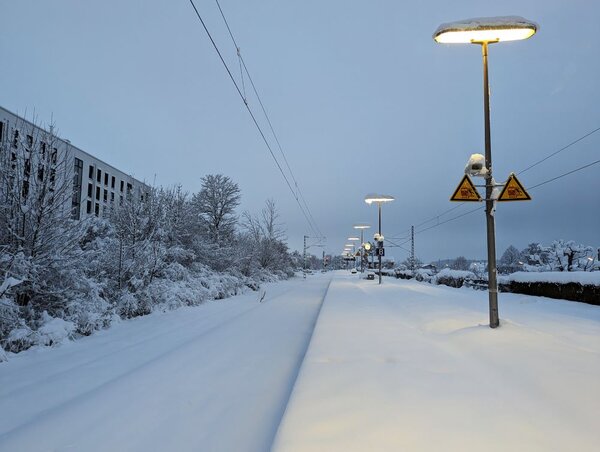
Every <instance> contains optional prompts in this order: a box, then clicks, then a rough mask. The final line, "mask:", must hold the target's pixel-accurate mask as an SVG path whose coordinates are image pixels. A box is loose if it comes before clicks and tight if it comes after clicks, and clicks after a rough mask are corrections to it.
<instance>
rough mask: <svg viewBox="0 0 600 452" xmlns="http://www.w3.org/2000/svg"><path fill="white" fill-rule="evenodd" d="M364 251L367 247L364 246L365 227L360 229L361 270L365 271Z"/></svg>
mask: <svg viewBox="0 0 600 452" xmlns="http://www.w3.org/2000/svg"><path fill="white" fill-rule="evenodd" d="M364 253H365V249H364V248H363V229H361V230H360V272H361V273H363V271H364Z"/></svg>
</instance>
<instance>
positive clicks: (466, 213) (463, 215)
mask: <svg viewBox="0 0 600 452" xmlns="http://www.w3.org/2000/svg"><path fill="white" fill-rule="evenodd" d="M598 163H600V160H596V161H595V162H591V163H588V164H587V165H583V166H580V167H579V168H575V169H573V170H571V171H567V172H566V173H563V174H560V175H558V176H555V177H552V178H550V179H547V180H545V181H543V182H540V183H539V184H536V185H533V186H531V187H528V188H527V190H534V189H536V188H538V187H541V186H543V185H546V184H549V183H550V182H554V181H555V180H557V179H561V178H563V177H565V176H568V175H570V174H573V173H576V172H578V171H581V170H584V169H586V168H589V167H590V166H594V165H597V164H598ZM463 204H464V203H463ZM483 208H484V206H478V207H476V208H475V209H472V210H469V211H467V212H465V213H462V214H460V215H457V216H455V217H452V218H449V219H447V220H445V221H442V222H441V223H437V224H434V225H433V226H429V227H427V228H425V229H421V230H420V231H415V234H420V233H422V232H425V231H429V230H430V229H434V228H437V227H439V226H442V225H444V224H446V223H450V222H451V221H454V220H458V219H459V218H462V217H465V216H467V215H470V214H472V213H474V212H477V211H478V210H482V209H483Z"/></svg>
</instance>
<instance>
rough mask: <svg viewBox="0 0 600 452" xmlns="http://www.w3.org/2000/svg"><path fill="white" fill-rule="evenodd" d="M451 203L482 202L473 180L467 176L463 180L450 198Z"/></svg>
mask: <svg viewBox="0 0 600 452" xmlns="http://www.w3.org/2000/svg"><path fill="white" fill-rule="evenodd" d="M450 201H482V199H481V196H479V193H478V192H477V189H476V188H475V185H473V182H471V178H470V177H469V176H467V175H466V174H465V177H463V178H462V180H461V181H460V184H458V187H456V190H454V194H453V195H452V196H451V197H450Z"/></svg>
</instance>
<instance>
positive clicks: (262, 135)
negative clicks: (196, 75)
mask: <svg viewBox="0 0 600 452" xmlns="http://www.w3.org/2000/svg"><path fill="white" fill-rule="evenodd" d="M189 2H190V4H191V5H192V8H193V9H194V11H195V13H196V16H197V17H198V20H199V21H200V23H201V24H202V27H203V28H204V31H205V32H206V34H207V35H208V38H209V39H210V42H211V43H212V45H213V47H214V49H215V51H216V52H217V55H218V56H219V59H220V60H221V63H222V64H223V66H224V67H225V70H226V71H227V74H228V75H229V78H230V79H231V81H232V83H233V85H234V86H235V89H236V90H237V92H238V94H239V96H240V98H241V99H242V101H243V102H244V105H245V106H246V109H247V110H248V113H249V114H250V117H251V118H252V121H253V122H254V125H255V126H256V128H257V129H258V131H259V133H260V136H261V137H262V139H263V141H264V143H265V145H266V146H267V149H268V150H269V153H270V154H271V157H272V158H273V160H274V161H275V164H276V165H277V168H278V169H279V172H280V173H281V175H282V176H283V178H284V180H285V182H286V184H287V186H288V188H289V189H290V191H291V193H292V196H293V197H294V199H295V200H296V203H297V204H298V207H300V211H301V212H302V214H303V215H304V217H305V219H306V221H307V223H308V225H309V227H310V228H311V230H312V232H313V234H315V235H321V234H318V233H317V231H316V230H315V228H314V226H313V225H312V223H311V221H310V219H309V217H308V215H307V213H306V212H305V210H304V208H303V207H302V204H301V203H300V201H299V199H298V195H297V194H296V193H295V192H294V189H293V188H292V186H291V184H290V181H289V180H288V178H287V176H286V175H285V172H284V171H283V168H282V167H281V165H280V163H279V161H278V160H277V158H276V157H275V154H274V153H273V150H272V149H271V145H270V144H269V142H268V140H267V138H266V136H265V134H264V132H263V130H262V128H261V127H260V125H259V124H258V121H257V120H256V117H255V116H254V113H253V112H252V110H251V108H250V106H249V105H248V102H247V101H246V98H245V97H244V95H243V94H242V91H241V90H240V87H239V85H238V84H237V82H236V80H235V78H234V77H233V75H232V73H231V70H230V69H229V66H228V65H227V63H226V62H225V59H224V58H223V55H222V54H221V51H220V50H219V47H218V46H217V44H216V42H215V40H214V39H213V37H212V35H211V33H210V31H209V30H208V27H207V26H206V23H205V22H204V19H202V16H201V15H200V12H199V11H198V8H196V5H195V4H194V1H193V0H189Z"/></svg>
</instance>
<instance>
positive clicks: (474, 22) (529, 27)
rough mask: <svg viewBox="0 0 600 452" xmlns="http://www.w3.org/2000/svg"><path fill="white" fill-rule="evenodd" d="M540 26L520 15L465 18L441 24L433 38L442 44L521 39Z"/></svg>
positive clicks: (531, 34) (530, 34)
mask: <svg viewBox="0 0 600 452" xmlns="http://www.w3.org/2000/svg"><path fill="white" fill-rule="evenodd" d="M538 28H539V26H538V25H537V24H536V23H535V22H532V21H530V20H527V19H525V18H523V17H519V16H507V17H485V18H475V19H465V20H461V21H457V22H450V23H445V24H442V25H440V26H439V27H438V29H437V30H436V31H435V33H433V39H435V41H436V42H439V43H441V44H468V43H482V42H501V41H519V40H522V39H527V38H530V37H531V36H533V35H534V34H535V32H536V31H537V30H538Z"/></svg>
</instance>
